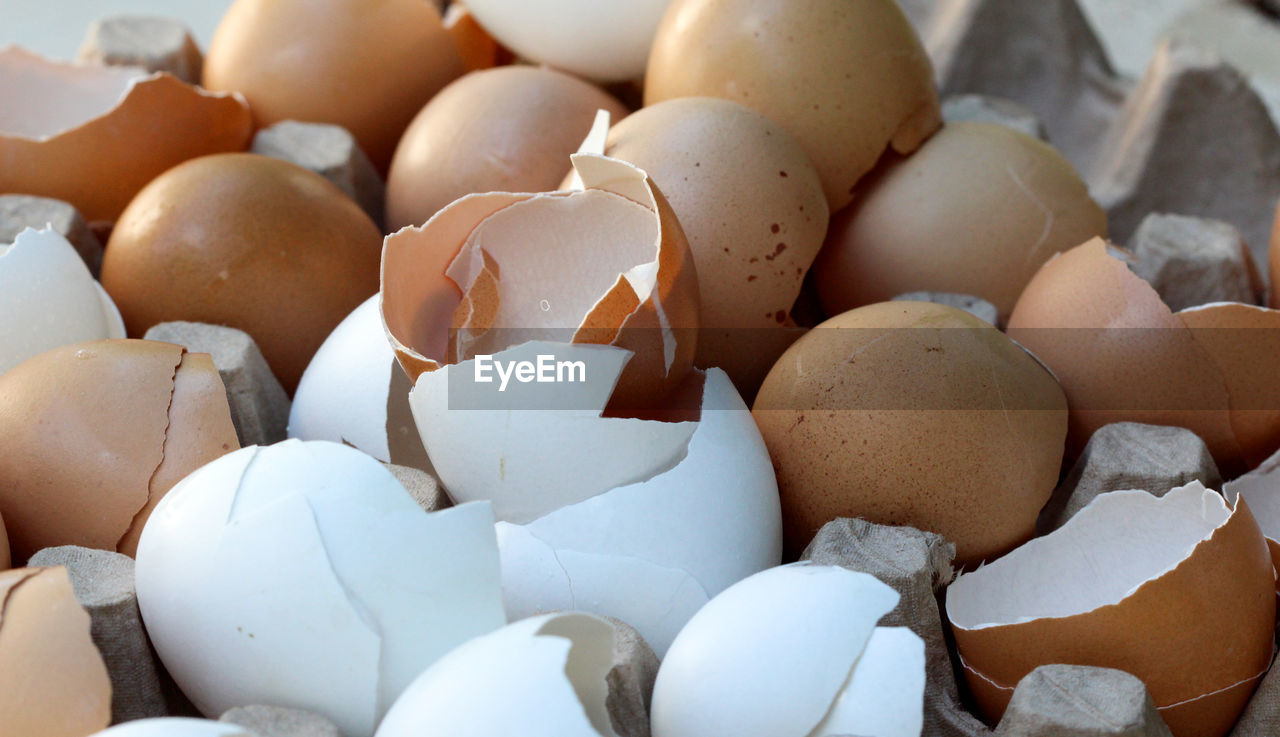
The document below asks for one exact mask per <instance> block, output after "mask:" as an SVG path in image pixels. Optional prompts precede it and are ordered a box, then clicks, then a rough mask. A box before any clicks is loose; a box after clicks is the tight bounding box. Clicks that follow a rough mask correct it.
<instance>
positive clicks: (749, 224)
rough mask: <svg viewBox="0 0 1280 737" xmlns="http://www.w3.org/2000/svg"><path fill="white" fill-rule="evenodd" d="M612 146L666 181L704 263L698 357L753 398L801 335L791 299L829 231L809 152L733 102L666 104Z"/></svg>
mask: <svg viewBox="0 0 1280 737" xmlns="http://www.w3.org/2000/svg"><path fill="white" fill-rule="evenodd" d="M604 152H605V153H606V154H607V155H608V156H610V157H612V158H616V159H622V160H623V161H627V162H630V163H632V164H635V165H636V166H638V167H640V168H641V169H644V170H645V171H646V172H648V173H649V176H650V177H651V178H652V179H653V180H654V181H655V182H656V183H657V184H658V186H659V187H661V188H662V192H663V194H664V195H666V197H667V200H668V201H669V202H670V203H671V207H672V208H673V209H674V210H675V212H676V216H677V217H678V218H679V219H680V225H681V227H682V228H683V229H684V232H685V235H686V236H687V237H688V239H689V249H690V251H691V252H692V253H693V260H694V263H695V264H696V265H697V269H698V291H699V293H700V295H701V304H702V310H701V313H700V315H699V323H700V324H701V330H700V331H699V341H698V353H697V356H696V357H695V360H694V362H695V364H697V365H698V366H701V367H709V366H718V367H720V368H722V369H724V370H725V371H726V372H727V373H728V374H729V376H730V377H731V378H732V379H733V380H734V383H735V384H736V385H737V386H738V389H739V390H740V391H741V392H742V393H743V394H744V395H747V396H754V394H755V391H756V389H757V388H758V387H759V386H760V382H761V381H762V380H763V379H764V375H765V374H766V373H767V372H768V371H769V367H771V366H772V365H773V362H774V361H775V360H777V358H778V356H779V355H781V354H782V351H784V350H786V347H787V346H788V345H790V344H791V342H792V341H794V340H795V339H796V338H797V337H799V335H800V332H801V331H798V330H779V326H782V327H784V328H794V327H795V322H794V321H793V320H792V319H791V306H792V305H793V304H795V301H796V297H797V296H798V295H799V294H800V285H801V283H802V282H803V281H804V275H805V273H806V272H807V271H808V270H809V266H810V264H812V263H813V260H814V258H815V257H816V256H817V255H818V249H820V248H821V247H822V239H823V236H824V235H825V234H826V231H827V219H828V213H827V201H826V198H825V197H824V196H823V193H822V182H821V180H820V179H819V178H818V173H817V171H816V170H815V169H814V168H813V165H812V164H810V163H809V159H808V157H807V156H806V155H805V152H804V149H802V148H801V147H800V144H799V143H797V142H796V141H795V139H793V138H792V137H791V136H790V135H789V134H788V133H787V132H786V131H784V130H783V129H782V128H780V127H779V126H777V125H776V124H774V123H773V122H772V121H770V120H769V119H768V118H766V117H764V116H763V115H761V114H760V113H757V112H756V111H754V110H752V109H750V108H747V107H743V106H742V105H739V104H737V103H734V102H729V101H728V100H719V99H714V98H682V99H678V100H669V101H666V102H660V103H658V104H656V105H651V106H649V107H646V108H644V109H643V110H640V111H638V112H636V113H634V114H633V115H631V116H630V117H628V118H626V119H625V120H622V121H621V122H619V123H617V124H615V125H614V126H613V128H612V129H611V130H610V131H609V138H608V144H607V147H606V148H605V150H604Z"/></svg>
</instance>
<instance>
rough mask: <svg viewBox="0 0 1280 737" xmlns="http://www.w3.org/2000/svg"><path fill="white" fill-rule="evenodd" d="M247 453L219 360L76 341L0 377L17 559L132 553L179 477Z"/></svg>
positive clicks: (141, 345)
mask: <svg viewBox="0 0 1280 737" xmlns="http://www.w3.org/2000/svg"><path fill="white" fill-rule="evenodd" d="M237 447H239V442H238V441H237V439H236V430H235V426H234V425H233V424H232V422H231V410H230V409H229V407H228V405H227V394H226V388H225V387H224V386H223V384H222V379H221V378H219V376H218V370H217V368H215V367H214V365H213V360H212V359H211V358H210V357H209V355H208V354H205V353H188V352H187V351H186V350H185V349H184V348H183V347H182V346H178V345H173V344H171V343H159V342H155V341H148V340H100V341H92V342H88V343H75V344H72V345H68V346H63V347H61V348H55V349H53V350H51V351H47V352H45V353H42V354H40V355H38V356H36V357H34V358H31V359H29V360H27V361H25V362H23V363H22V364H19V365H18V366H17V367H15V368H13V369H11V370H9V371H8V372H7V373H5V374H3V375H0V448H3V449H4V452H3V453H0V477H3V478H4V479H6V484H5V485H4V488H3V489H2V490H0V514H3V515H4V521H5V525H6V526H7V528H8V534H9V542H10V544H11V546H12V550H13V557H14V559H15V560H18V561H25V560H26V559H27V558H28V557H29V556H31V555H32V554H34V553H35V552H36V551H37V550H40V549H41V548H47V547H52V546H55V545H80V546H83V547H88V548H98V549H102V550H114V551H116V552H120V553H124V554H125V555H130V556H131V555H133V554H134V551H135V550H136V548H137V544H138V536H139V535H140V534H141V533H142V527H143V524H144V523H145V522H146V520H147V517H148V515H150V513H151V511H152V509H153V508H154V507H155V505H156V504H157V503H158V502H159V501H160V499H161V498H162V497H163V496H164V495H165V494H166V493H167V492H168V491H169V489H170V488H172V487H173V485H174V484H176V483H177V482H178V481H179V480H181V479H182V477H184V476H186V475H187V474H188V473H190V472H191V471H194V470H195V469H197V468H199V467H200V466H203V465H204V464H206V463H208V462H209V461H212V460H213V459H215V458H218V457H219V456H221V455H223V454H225V453H227V452H229V451H232V450H234V449H236V448H237Z"/></svg>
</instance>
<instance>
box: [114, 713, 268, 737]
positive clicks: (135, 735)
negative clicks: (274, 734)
mask: <svg viewBox="0 0 1280 737" xmlns="http://www.w3.org/2000/svg"><path fill="white" fill-rule="evenodd" d="M89 737H257V734H256V733H254V732H250V731H249V730H247V729H245V728H244V727H241V726H240V725H238V724H224V723H222V722H213V721H209V720H207V719H186V718H183V717H160V718H157V719H138V720H136V721H132V722H125V723H124V724H119V725H116V726H114V727H112V728H111V729H107V730H104V731H102V732H95V733H93V734H92V735H90V736H89Z"/></svg>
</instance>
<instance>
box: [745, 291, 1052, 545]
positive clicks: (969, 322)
mask: <svg viewBox="0 0 1280 737" xmlns="http://www.w3.org/2000/svg"><path fill="white" fill-rule="evenodd" d="M752 414H753V415H754V416H755V419H756V424H757V425H758V426H759V427H760V432H761V434H762V435H763V437H764V441H765V444H766V445H767V446H768V447H769V455H770V457H771V458H772V459H773V466H774V470H775V471H776V473H777V477H778V491H779V494H780V495H781V499H782V516H783V526H784V535H785V540H786V546H787V549H788V550H789V551H791V554H792V555H795V554H798V553H799V552H800V551H802V550H803V549H804V547H805V546H806V545H807V544H808V543H809V541H810V540H811V539H812V537H813V535H814V534H815V533H816V532H817V531H818V529H819V528H820V527H821V526H822V525H823V524H825V523H826V522H829V521H831V520H833V519H835V518H837V517H861V518H863V519H867V520H870V521H872V522H875V523H878V524H887V525H910V526H913V527H917V528H920V529H923V530H929V531H931V532H937V533H939V534H941V535H943V536H945V537H946V538H947V539H948V540H950V541H952V542H954V543H955V544H956V554H957V561H958V562H959V563H961V564H971V563H976V562H978V561H981V560H983V559H987V558H990V557H993V556H995V555H998V554H1000V553H1002V552H1004V551H1006V550H1009V549H1010V548H1012V547H1013V546H1015V545H1017V544H1019V543H1021V542H1023V541H1025V540H1027V539H1028V538H1030V537H1031V535H1032V534H1033V533H1034V531H1035V524H1036V517H1037V515H1038V514H1039V512H1040V508H1041V507H1043V506H1044V504H1045V502H1046V501H1048V499H1049V495H1050V494H1051V493H1052V491H1053V487H1054V485H1055V484H1056V483H1057V480H1058V471H1059V467H1060V465H1061V462H1062V449H1063V440H1064V438H1065V436H1066V432H1067V403H1066V398H1065V397H1064V396H1063V393H1062V390H1061V389H1060V388H1059V387H1058V384H1057V382H1056V381H1054V379H1053V376H1052V375H1050V373H1049V372H1048V371H1046V370H1045V369H1044V367H1043V366H1041V365H1040V364H1039V363H1038V362H1037V361H1036V360H1035V358H1034V357H1032V356H1031V355H1029V354H1028V353H1027V352H1026V351H1024V350H1023V349H1022V348H1020V347H1019V346H1018V345H1016V344H1015V343H1013V342H1012V341H1010V340H1009V339H1007V338H1006V337H1005V336H1004V335H1003V334H1001V333H1000V332H999V331H998V330H996V329H995V328H994V327H992V326H991V325H989V324H987V323H986V322H983V321H982V320H979V319H978V318H976V317H973V316H972V315H970V314H968V313H966V312H963V311H961V310H958V309H955V308H952V307H947V306H944V305H938V304H931V303H924V302H890V303H881V304H875V305H870V306H867V307H862V308H859V309H856V310H852V311H850V312H846V313H844V314H842V315H839V316H837V317H834V318H832V319H830V320H828V321H826V322H825V323H822V324H821V325H819V326H818V327H816V328H814V329H813V330H811V331H809V332H808V333H807V334H806V335H805V336H804V337H802V338H800V340H798V341H797V342H796V343H795V344H794V345H792V346H791V348H790V349H788V350H787V352H786V353H785V354H783V356H782V358H781V359H779V361H778V363H777V365H775V366H774V367H773V370H772V371H770V372H769V375H768V377H766V378H765V381H764V384H763V385H762V386H761V387H760V393H759V394H758V395H757V396H756V401H755V405H754V407H753V408H752Z"/></svg>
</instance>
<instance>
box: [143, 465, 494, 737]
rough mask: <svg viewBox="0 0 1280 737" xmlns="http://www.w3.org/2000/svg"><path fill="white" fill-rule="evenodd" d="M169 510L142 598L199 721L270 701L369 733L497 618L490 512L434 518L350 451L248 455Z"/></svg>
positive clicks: (147, 555)
mask: <svg viewBox="0 0 1280 737" xmlns="http://www.w3.org/2000/svg"><path fill="white" fill-rule="evenodd" d="M166 500H167V501H162V502H161V504H160V505H159V506H157V508H156V510H155V512H154V513H153V514H152V515H151V519H150V521H149V522H148V524H147V526H146V529H145V530H144V531H143V535H142V541H141V542H140V543H139V545H138V565H137V587H138V604H139V606H140V608H141V610H142V616H143V619H144V621H145V622H146V625H147V631H148V633H149V634H150V635H151V639H152V642H153V643H154V644H155V647H156V651H157V652H158V653H159V655H160V658H161V660H162V661H163V662H164V664H165V667H166V668H167V669H168V671H169V673H170V674H172V675H173V677H174V680H175V681H177V683H178V685H179V686H180V687H181V688H182V690H183V693H185V694H186V695H187V696H188V697H189V698H190V699H191V700H192V702H193V703H194V704H195V705H196V706H197V707H198V708H199V709H200V711H201V712H203V713H204V714H206V715H210V716H212V715H216V714H221V713H222V712H224V711H226V710H227V709H229V708H231V707H234V706H243V705H245V704H274V705H280V706H287V707H293V708H301V709H307V710H310V711H314V712H316V713H319V714H322V715H324V716H326V717H328V718H329V719H331V720H333V722H334V723H335V724H337V725H339V727H341V728H342V730H343V732H344V733H346V734H348V735H351V736H352V737H360V736H361V735H365V736H367V735H370V734H372V733H373V730H374V728H375V727H376V725H377V722H378V720H379V719H380V718H381V716H382V715H383V713H385V711H386V709H387V708H388V707H389V706H390V705H391V703H392V702H393V701H394V700H395V698H396V697H397V696H398V695H399V694H400V692H401V690H403V689H404V688H405V686H407V685H408V684H409V682H410V681H412V680H413V678H414V677H415V676H417V675H418V674H419V673H420V672H421V671H422V670H423V669H424V668H426V667H427V666H428V665H429V664H430V663H432V662H433V661H434V660H436V659H437V658H438V657H440V656H441V655H442V654H444V653H445V652H447V651H448V650H450V649H452V648H453V647H454V646H456V645H458V644H460V643H462V642H464V641H466V640H468V639H470V638H472V637H475V636H478V635H481V634H483V633H485V632H489V631H491V630H493V629H496V628H497V627H500V626H502V624H503V621H504V620H503V613H502V602H501V595H500V588H499V586H500V583H499V581H500V574H499V570H498V556H497V548H496V545H495V543H494V533H493V516H492V513H491V511H490V510H489V508H488V505H485V504H472V505H463V506H460V507H455V508H451V509H447V510H442V511H440V512H436V513H433V514H430V515H427V514H425V513H423V512H422V511H421V510H420V509H419V508H418V507H417V505H416V504H415V503H414V501H413V499H412V498H411V497H410V496H409V494H408V493H407V492H406V491H405V490H404V487H402V486H401V485H400V483H399V482H398V481H396V480H395V478H394V477H393V476H392V475H391V473H390V472H389V471H387V470H386V468H385V467H384V466H383V465H382V464H380V463H378V462H377V461H375V460H374V459H372V458H370V457H369V456H366V455H364V454H363V453H360V452H359V451H356V450H354V449H351V448H347V447H345V446H341V445H337V444H335V443H327V442H306V443H304V442H302V441H298V440H288V441H285V442H283V443H279V444H277V445H273V446H269V447H265V448H259V447H253V448H245V449H244V450H241V451H239V452H236V453H233V454H230V455H228V456H226V457H224V458H222V459H219V460H218V461H216V462H214V463H210V464H208V465H206V466H204V467H203V468H201V469H199V470H198V471H196V472H195V473H193V474H191V475H190V476H188V477H187V478H186V479H184V480H183V481H182V483H181V484H179V485H178V486H177V487H175V489H174V490H173V492H171V494H170V495H169V496H167V497H166ZM267 563H269V565H265V564H267Z"/></svg>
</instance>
